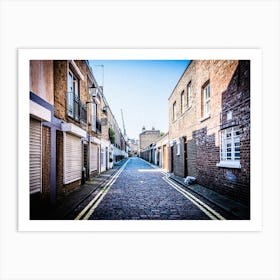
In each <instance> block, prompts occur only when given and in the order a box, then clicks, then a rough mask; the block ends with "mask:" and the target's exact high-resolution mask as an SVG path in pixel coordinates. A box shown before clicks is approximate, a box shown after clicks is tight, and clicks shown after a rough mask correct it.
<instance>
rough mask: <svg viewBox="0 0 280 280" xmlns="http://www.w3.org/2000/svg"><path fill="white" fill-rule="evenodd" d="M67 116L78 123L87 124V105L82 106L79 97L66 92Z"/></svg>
mask: <svg viewBox="0 0 280 280" xmlns="http://www.w3.org/2000/svg"><path fill="white" fill-rule="evenodd" d="M67 109H68V116H70V117H72V118H74V119H75V120H76V121H78V122H84V123H87V105H86V104H84V103H83V102H82V101H81V99H80V97H79V96H76V95H74V94H73V92H68V108H67Z"/></svg>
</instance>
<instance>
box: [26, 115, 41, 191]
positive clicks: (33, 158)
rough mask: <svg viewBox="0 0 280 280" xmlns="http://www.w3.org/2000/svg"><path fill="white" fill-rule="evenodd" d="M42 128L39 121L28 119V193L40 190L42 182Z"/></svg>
mask: <svg viewBox="0 0 280 280" xmlns="http://www.w3.org/2000/svg"><path fill="white" fill-rule="evenodd" d="M41 139H42V130H41V122H40V121H37V120H34V119H30V127H29V180H30V183H29V186H30V193H31V194H33V193H38V192H40V191H41V182H42V161H41V155H42V144H41Z"/></svg>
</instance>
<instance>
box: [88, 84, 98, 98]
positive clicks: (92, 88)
mask: <svg viewBox="0 0 280 280" xmlns="http://www.w3.org/2000/svg"><path fill="white" fill-rule="evenodd" d="M97 92H98V87H96V86H95V84H94V83H93V84H92V85H91V86H90V87H89V94H90V95H91V96H92V97H97Z"/></svg>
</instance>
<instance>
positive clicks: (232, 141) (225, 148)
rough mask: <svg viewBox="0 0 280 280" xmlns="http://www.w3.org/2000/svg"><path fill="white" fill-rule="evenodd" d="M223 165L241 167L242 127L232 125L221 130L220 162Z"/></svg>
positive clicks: (219, 164)
mask: <svg viewBox="0 0 280 280" xmlns="http://www.w3.org/2000/svg"><path fill="white" fill-rule="evenodd" d="M217 165H218V166H221V167H232V168H240V129H239V127H237V126H235V127H231V128H227V129H224V130H222V132H221V148H220V163H218V164H217Z"/></svg>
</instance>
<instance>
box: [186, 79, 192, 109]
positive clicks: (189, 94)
mask: <svg viewBox="0 0 280 280" xmlns="http://www.w3.org/2000/svg"><path fill="white" fill-rule="evenodd" d="M191 105H192V83H191V82H189V83H188V85H187V108H189V107H191Z"/></svg>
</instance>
